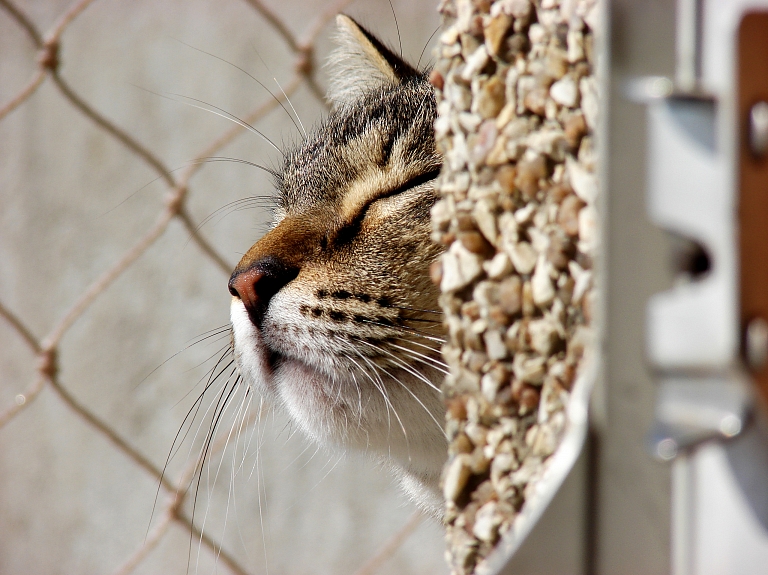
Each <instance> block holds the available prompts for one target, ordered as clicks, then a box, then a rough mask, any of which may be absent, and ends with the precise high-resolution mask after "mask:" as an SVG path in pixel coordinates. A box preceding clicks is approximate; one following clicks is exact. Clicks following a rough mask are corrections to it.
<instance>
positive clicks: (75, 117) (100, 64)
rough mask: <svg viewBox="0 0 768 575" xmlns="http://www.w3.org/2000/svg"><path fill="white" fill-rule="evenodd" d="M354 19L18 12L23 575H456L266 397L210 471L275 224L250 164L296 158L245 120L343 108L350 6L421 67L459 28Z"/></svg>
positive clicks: (402, 512) (383, 498)
mask: <svg viewBox="0 0 768 575" xmlns="http://www.w3.org/2000/svg"><path fill="white" fill-rule="evenodd" d="M350 4H351V2H350V0H336V1H335V2H331V3H329V2H321V1H319V0H318V1H315V2H303V1H299V0H296V1H291V0H289V1H285V2H280V3H277V2H269V3H267V2H262V1H260V0H248V1H241V2H237V1H231V2H227V3H218V2H204V1H203V0H199V1H196V2H165V3H161V4H153V3H150V2H144V1H137V2H120V1H117V0H80V1H76V2H74V3H72V4H69V5H68V4H67V3H66V2H63V1H55V0H48V1H24V2H15V3H14V2H11V1H9V0H0V8H2V10H0V158H2V160H0V261H2V273H1V274H0V315H2V316H3V321H0V341H2V346H0V347H1V349H0V378H2V385H1V386H0V402H1V403H0V405H1V406H3V407H0V428H1V429H0V460H1V461H2V463H1V464H0V517H2V519H0V530H1V531H2V536H1V537H0V573H21V572H30V573H31V572H34V573H96V572H114V573H130V572H147V573H149V572H155V573H156V572H163V573H176V572H178V573H184V572H191V573H195V572H199V573H210V572H214V571H215V570H216V569H217V568H220V569H221V571H222V572H224V571H230V572H234V573H257V572H271V573H302V572H312V573H322V572H332V573H344V572H349V573H352V572H358V573H373V572H382V573H383V572H391V573H409V572H413V573H422V572H439V571H440V570H444V567H443V566H442V541H441V539H442V535H441V533H440V530H439V528H438V527H437V526H435V525H431V524H430V523H429V522H426V521H424V522H423V521H422V520H421V517H420V516H419V515H412V508H410V506H409V505H408V504H406V503H404V502H403V501H402V499H401V498H400V496H399V495H398V494H397V493H396V491H397V490H396V487H395V486H394V485H393V483H392V481H391V480H390V479H389V478H388V477H387V476H386V473H385V472H384V471H383V470H380V469H377V468H375V467H373V465H372V464H370V463H369V462H366V461H363V460H358V459H354V457H353V456H346V457H345V456H341V455H339V454H333V453H322V452H320V453H317V451H316V448H315V447H314V446H309V445H308V444H307V442H306V441H305V440H304V439H303V438H296V437H294V434H293V430H292V429H290V427H289V426H288V424H287V423H286V422H285V421H284V420H283V419H282V417H281V415H280V414H279V413H274V412H273V411H271V410H270V409H269V407H268V406H264V405H262V404H261V403H260V401H259V399H258V398H251V397H249V396H245V395H244V396H243V397H242V400H241V401H236V402H232V405H235V406H236V407H235V408H234V409H233V411H232V412H231V413H228V414H226V415H225V419H226V417H229V418H230V419H231V421H236V420H237V421H239V420H241V419H242V420H243V421H244V422H245V423H244V424H243V425H242V426H240V427H237V426H234V427H233V425H230V424H229V422H226V421H222V422H221V425H219V429H222V430H224V431H223V432H221V433H220V434H219V435H218V436H217V437H216V438H214V440H213V442H212V444H211V445H212V447H211V450H209V452H208V453H207V454H206V460H207V463H206V466H205V467H204V468H203V472H202V474H198V473H197V472H198V471H199V470H200V467H201V457H202V455H203V451H202V449H201V446H202V445H203V444H204V440H205V435H206V431H207V429H208V427H206V426H207V425H210V415H208V417H207V419H206V413H208V414H209V413H210V412H211V411H212V408H209V406H211V405H213V404H215V401H216V395H215V394H216V393H220V392H221V391H222V389H225V388H222V387H221V386H222V381H223V380H224V379H225V377H222V378H221V380H222V381H219V380H217V381H216V382H214V385H213V386H212V389H211V391H210V393H209V394H208V395H206V396H205V397H204V399H203V401H202V403H200V404H199V405H200V410H199V412H198V417H196V418H195V419H194V420H193V421H190V420H186V421H185V417H186V416H187V414H188V413H192V414H193V415H194V414H195V409H196V406H197V405H198V404H196V399H197V398H198V396H199V395H200V393H201V390H202V386H203V385H204V384H205V382H206V381H209V380H210V378H209V379H206V373H207V370H210V369H213V372H212V373H214V374H216V373H218V371H217V370H218V369H222V368H225V366H226V363H225V364H218V366H219V367H218V368H217V367H215V366H216V361H217V359H218V358H219V357H221V356H220V354H221V353H222V351H223V349H222V346H226V344H227V343H228V341H227V340H228V337H229V335H228V330H227V328H226V326H227V311H228V303H229V297H228V294H227V292H226V278H227V276H228V274H229V273H230V270H231V267H232V265H233V264H234V263H235V262H236V261H237V259H238V258H239V251H240V252H242V251H244V250H245V249H247V248H248V247H249V246H250V245H251V243H252V242H253V240H255V239H256V238H257V237H258V235H259V234H260V232H261V231H263V223H264V222H265V221H266V218H267V217H268V216H267V212H266V210H265V209H264V208H265V207H267V206H268V204H269V197H268V196H269V194H270V190H271V183H270V182H269V180H268V179H267V178H266V177H264V175H263V174H262V173H261V171H259V170H256V169H254V168H253V167H251V166H249V165H248V164H242V163H238V162H237V160H245V161H246V162H253V163H259V164H262V163H266V164H269V163H270V162H273V163H274V162H276V160H277V158H276V157H275V155H274V153H270V148H269V146H268V144H264V142H261V141H259V140H255V139H254V138H246V137H245V136H243V135H244V134H247V131H246V129H244V127H243V126H242V124H248V125H255V126H256V128H257V129H258V130H259V131H261V132H264V133H265V134H267V135H268V136H269V137H270V138H271V139H273V140H274V141H275V142H277V143H278V145H280V144H281V141H282V143H283V144H284V145H289V143H290V141H292V140H295V139H296V138H298V133H297V130H295V129H293V125H292V122H293V120H292V119H291V114H292V113H293V114H296V115H297V116H299V117H300V118H302V119H303V121H304V123H305V124H310V123H311V122H312V121H313V119H314V118H317V117H318V116H319V115H320V114H321V113H322V111H323V107H324V102H323V93H324V88H323V85H324V79H323V74H322V70H321V69H320V65H319V63H320V62H322V59H323V57H324V55H325V54H326V53H327V51H328V49H329V46H330V44H329V41H328V38H327V36H328V28H329V26H328V25H329V23H330V22H332V19H333V17H334V16H335V14H336V13H338V12H339V11H348V12H350V13H352V14H353V15H356V16H359V17H360V19H361V20H362V22H363V23H365V24H367V25H369V26H370V27H371V28H373V29H375V30H377V31H379V32H380V33H381V35H382V36H383V37H384V38H387V39H389V40H390V41H391V40H394V41H395V42H396V41H397V37H398V35H401V38H400V41H401V43H402V47H403V51H404V53H405V54H406V56H411V57H412V58H413V59H414V60H415V59H418V57H419V52H420V51H421V48H422V47H424V46H425V44H426V43H427V41H428V38H429V36H430V34H432V32H433V31H434V30H435V28H436V26H437V15H436V13H435V6H434V4H433V3H432V2H421V3H419V5H412V4H411V3H409V2H405V1H403V2H395V3H394V6H393V9H394V12H395V13H396V14H397V16H398V20H399V24H400V27H399V28H400V29H399V30H396V27H395V23H394V20H393V19H392V12H391V8H390V4H389V3H387V2H383V3H382V2H362V1H361V2H357V3H356V4H355V5H352V6H350ZM392 43H393V44H394V42H392ZM426 54H427V56H424V58H428V57H429V56H428V54H429V49H427V52H426ZM422 63H423V59H422ZM251 76H253V78H252V77H251ZM273 77H274V78H276V79H273ZM254 79H255V80H256V81H254ZM259 83H262V84H263V86H259ZM264 87H266V88H267V89H268V90H270V91H271V92H272V93H273V94H274V96H272V95H270V94H268V93H267V92H266V91H265V90H264ZM289 101H290V102H289ZM184 104H191V105H190V106H185V105H184ZM198 108H204V109H207V110H209V111H213V112H214V113H219V114H220V115H224V116H230V115H231V116H232V117H234V118H236V119H237V120H238V122H236V123H235V124H234V125H233V127H227V126H225V125H224V123H223V122H222V121H220V119H219V118H216V117H215V116H213V115H211V116H210V117H208V115H206V114H205V113H204V112H201V111H200V110H199V109H198ZM291 108H295V112H293V111H292V110H291ZM238 123H239V124H240V125H238ZM229 159H232V161H228V160H229ZM144 184H146V185H145V186H144V187H142V185H144ZM254 224H256V225H254ZM201 333H202V335H199V336H198V337H197V338H195V337H194V336H195V335H196V334H201ZM185 342H186V343H185ZM168 358H170V359H168ZM166 359H168V361H167V363H166V362H165V360H166ZM227 369H228V368H227ZM225 376H226V373H225ZM199 380H200V381H199ZM25 382H29V383H27V384H26V385H25ZM196 382H197V383H198V386H197V387H196V386H195V384H196ZM200 382H202V383H200ZM217 386H218V387H217ZM246 411H247V412H248V415H247V416H246V415H245V412H246ZM180 429H181V430H182V431H181V435H180V436H179V437H178V438H177V439H179V440H183V441H182V442H181V443H180V444H178V443H175V438H176V433H177V432H178V431H179V430H180ZM172 445H176V447H175V448H174V449H173V451H172V448H171V446H172ZM169 454H170V455H173V457H171V458H170V460H169V461H168V462H167V463H166V458H167V457H168V456H169ZM166 465H167V466H166ZM164 466H165V467H164ZM197 478H199V483H198V479H197ZM198 485H199V487H198ZM190 486H191V488H190ZM155 493H157V496H155ZM150 518H152V519H151V521H150Z"/></svg>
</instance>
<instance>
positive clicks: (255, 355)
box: [230, 298, 275, 396]
mask: <svg viewBox="0 0 768 575" xmlns="http://www.w3.org/2000/svg"><path fill="white" fill-rule="evenodd" d="M230 319H231V320H232V334H233V337H234V348H235V363H236V364H237V368H238V370H239V372H240V375H241V376H242V378H243V381H244V383H245V384H246V385H250V386H251V387H253V388H254V390H255V391H257V392H259V393H261V394H265V395H267V396H273V395H274V388H275V386H274V382H273V381H272V379H273V378H272V368H271V366H270V365H269V361H268V355H267V348H266V346H265V345H264V342H263V339H262V336H261V334H260V333H259V330H258V329H256V326H254V325H253V322H252V321H251V319H250V317H248V312H247V311H246V309H245V306H244V305H243V302H241V301H240V300H239V299H236V298H233V299H232V306H231V307H230Z"/></svg>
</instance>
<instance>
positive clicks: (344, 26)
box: [328, 14, 419, 106]
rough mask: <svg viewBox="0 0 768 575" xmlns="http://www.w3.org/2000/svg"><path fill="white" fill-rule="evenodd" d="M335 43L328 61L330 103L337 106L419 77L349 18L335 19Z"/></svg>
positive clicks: (343, 16) (415, 71) (379, 41)
mask: <svg viewBox="0 0 768 575" xmlns="http://www.w3.org/2000/svg"><path fill="white" fill-rule="evenodd" d="M334 40H335V41H336V44H338V47H337V48H336V49H335V50H334V51H333V52H332V53H331V56H330V58H329V60H328V66H329V67H330V69H331V80H330V87H329V88H328V99H329V100H330V101H331V103H332V104H333V105H334V106H338V105H339V104H343V103H347V102H351V101H353V100H356V99H357V98H359V97H360V96H361V95H362V94H364V93H365V92H368V91H369V90H371V89H373V88H377V87H380V86H383V85H386V84H399V83H400V82H402V81H403V80H405V79H407V78H409V77H414V76H418V75H419V72H418V71H417V70H416V69H415V68H413V67H412V66H410V65H409V64H407V63H406V62H404V61H403V59H402V58H400V57H399V56H397V55H396V54H395V53H394V52H392V51H391V50H390V49H389V48H387V47H386V46H385V45H384V44H383V43H382V42H381V40H379V39H378V38H376V36H374V35H373V34H371V33H370V32H368V30H366V29H365V28H363V27H362V26H361V25H360V24H358V23H357V22H355V21H354V20H353V19H352V18H350V17H349V16H346V15H344V14H339V15H338V16H336V34H335V36H334Z"/></svg>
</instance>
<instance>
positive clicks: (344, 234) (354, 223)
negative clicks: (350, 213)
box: [333, 168, 440, 246]
mask: <svg viewBox="0 0 768 575" xmlns="http://www.w3.org/2000/svg"><path fill="white" fill-rule="evenodd" d="M439 175H440V168H437V169H434V170H431V171H429V172H425V173H423V174H419V175H418V176H416V177H414V178H411V179H410V180H408V181H407V182H405V183H404V184H403V185H401V186H398V187H397V188H393V189H391V190H387V191H385V192H382V193H381V194H379V195H378V196H376V197H374V198H372V199H371V200H370V201H369V202H368V203H367V204H365V205H364V206H363V207H362V208H361V209H360V210H359V211H358V212H357V214H355V217H354V218H353V219H352V220H351V221H349V222H348V223H346V224H344V225H343V226H342V227H341V228H340V229H339V231H338V232H336V237H335V238H334V240H333V243H334V244H335V245H337V246H338V245H343V244H346V243H349V242H350V241H351V240H352V238H354V237H355V235H357V232H358V231H359V230H360V225H361V224H362V222H363V219H364V218H365V214H366V213H367V212H368V208H370V207H371V206H372V205H373V204H375V203H376V202H378V201H379V200H384V199H386V198H391V197H392V196H396V195H398V194H401V193H403V192H406V191H408V190H410V189H412V188H415V187H417V186H421V185H422V184H426V183H427V182H431V181H432V180H434V179H435V178H437V176H439Z"/></svg>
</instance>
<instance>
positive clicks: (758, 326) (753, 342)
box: [744, 317, 768, 371]
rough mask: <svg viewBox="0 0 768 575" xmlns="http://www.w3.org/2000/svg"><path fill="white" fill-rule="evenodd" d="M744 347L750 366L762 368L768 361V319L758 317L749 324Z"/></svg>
mask: <svg viewBox="0 0 768 575" xmlns="http://www.w3.org/2000/svg"><path fill="white" fill-rule="evenodd" d="M744 348H745V349H744V351H745V355H746V359H747V364H748V365H749V367H751V368H752V369H753V370H755V371H759V370H760V369H762V368H763V367H764V366H765V364H766V361H768V321H765V320H764V319H763V318H761V317H756V318H754V319H753V320H751V321H750V322H749V323H748V324H747V331H746V333H745V337H744Z"/></svg>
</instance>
